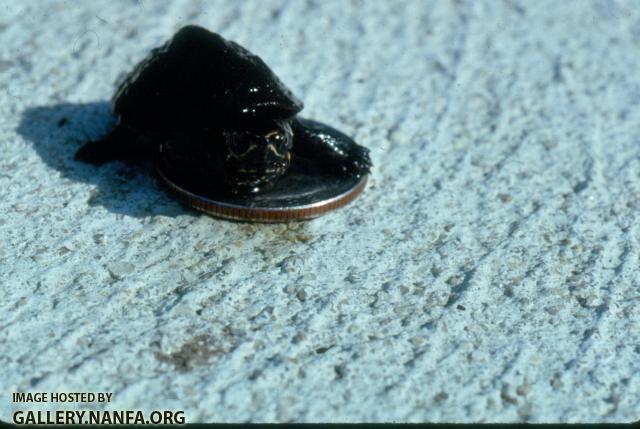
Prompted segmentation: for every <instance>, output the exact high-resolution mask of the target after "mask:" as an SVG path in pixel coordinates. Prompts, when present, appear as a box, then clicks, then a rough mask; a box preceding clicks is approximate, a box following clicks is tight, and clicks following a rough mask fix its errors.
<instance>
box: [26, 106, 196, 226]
mask: <svg viewBox="0 0 640 429" xmlns="http://www.w3.org/2000/svg"><path fill="white" fill-rule="evenodd" d="M115 123H116V120H115V117H114V116H113V114H112V113H111V108H110V105H109V103H107V102H94V103H61V104H55V105H49V106H36V107H30V108H27V109H25V110H24V112H23V113H22V117H21V118H20V123H19V125H18V127H17V129H16V132H17V133H18V134H20V135H21V136H22V137H24V138H25V139H26V140H28V141H30V142H31V143H32V145H33V147H34V149H35V150H36V152H37V153H38V155H39V156H40V158H42V160H43V161H44V162H45V163H46V164H47V166H49V167H50V168H52V169H54V170H57V171H58V172H60V173H61V175H62V177H64V178H67V179H70V180H73V181H78V182H85V183H89V184H92V185H95V186H96V188H95V189H94V190H92V191H91V192H90V193H89V195H88V199H87V203H88V204H89V205H90V206H103V207H104V208H106V209H107V210H109V211H110V212H113V213H117V214H122V215H126V216H132V217H145V216H154V215H163V216H169V217H175V216H178V215H184V214H191V215H195V213H193V211H192V210H189V209H187V208H185V207H183V206H182V205H180V204H179V203H177V202H176V201H174V200H172V199H171V198H170V197H169V196H168V195H167V194H166V193H165V192H164V190H163V189H162V188H161V187H160V185H159V184H158V183H157V180H156V177H155V174H154V172H153V169H152V168H151V167H152V166H151V164H150V163H149V162H140V161H137V162H122V161H115V162H110V163H106V164H103V165H101V166H94V165H91V164H86V163H84V162H81V161H77V160H75V159H74V155H75V153H76V151H77V150H78V149H79V148H80V147H81V146H82V145H83V144H84V143H85V142H86V141H89V140H97V139H99V138H101V137H103V136H104V135H106V134H107V133H108V132H109V131H110V130H111V129H112V128H113V127H114V126H115Z"/></svg>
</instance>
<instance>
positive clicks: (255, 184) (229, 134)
mask: <svg viewBox="0 0 640 429" xmlns="http://www.w3.org/2000/svg"><path fill="white" fill-rule="evenodd" d="M223 134H224V149H223V150H224V162H223V165H224V177H225V181H226V184H227V186H228V187H229V188H230V189H231V190H232V192H233V193H237V194H238V193H241V194H254V193H257V192H259V191H261V190H262V189H264V188H265V187H268V186H269V185H270V184H272V183H273V182H274V181H275V180H276V179H277V178H278V177H280V176H282V175H283V174H284V173H285V172H286V171H287V169H288V168H289V164H290V161H291V148H292V146H293V131H292V130H291V124H290V121H289V120H271V121H260V122H259V123H257V124H253V125H251V126H249V127H245V128H243V129H242V130H241V131H225V132H224V133H223Z"/></svg>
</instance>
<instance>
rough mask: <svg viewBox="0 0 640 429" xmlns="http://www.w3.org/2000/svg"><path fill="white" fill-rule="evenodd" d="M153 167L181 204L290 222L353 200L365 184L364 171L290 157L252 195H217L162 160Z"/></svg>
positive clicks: (242, 217) (260, 219)
mask: <svg viewBox="0 0 640 429" xmlns="http://www.w3.org/2000/svg"><path fill="white" fill-rule="evenodd" d="M156 171H157V173H158V176H159V178H160V181H161V182H162V183H163V185H164V186H165V188H166V189H167V191H169V193H171V194H172V195H173V196H175V197H177V198H178V199H179V200H180V201H181V202H182V203H183V204H185V205H187V206H189V207H191V208H194V209H196V210H199V211H202V212H204V213H207V214H209V215H212V216H216V217H220V218H224V219H233V220H245V221H253V222H289V221H297V220H305V219H312V218H315V217H318V216H320V215H322V214H324V213H327V212H330V211H332V210H335V209H337V208H340V207H342V206H344V205H346V204H348V203H349V202H351V201H353V200H354V199H355V198H356V197H357V196H358V195H359V194H360V193H361V192H362V191H363V189H364V188H365V186H366V183H367V177H368V176H367V175H365V176H363V177H352V176H347V177H345V176H342V175H335V174H329V173H327V172H326V171H325V170H323V169H322V168H321V166H319V165H315V163H314V162H310V161H308V160H306V161H301V160H298V161H297V162H296V161H293V162H292V164H291V166H290V168H289V170H288V171H287V172H286V173H285V174H284V175H283V176H282V177H281V178H280V179H279V180H278V181H277V182H276V183H275V184H274V185H273V186H272V187H271V188H270V189H268V190H265V191H263V192H261V193H259V194H257V195H251V196H241V195H238V196H229V197H219V196H215V195H211V194H209V193H207V190H206V189H205V188H204V187H203V186H202V185H200V184H199V183H187V182H185V180H187V179H185V178H184V175H182V174H180V172H179V171H173V170H172V168H171V167H170V166H169V164H168V163H165V162H163V161H162V160H160V161H158V162H157V164H156Z"/></svg>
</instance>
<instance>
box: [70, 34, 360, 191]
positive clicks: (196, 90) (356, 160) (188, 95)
mask: <svg viewBox="0 0 640 429" xmlns="http://www.w3.org/2000/svg"><path fill="white" fill-rule="evenodd" d="M112 107H113V112H114V113H115V114H116V115H117V118H118V121H117V125H116V127H115V128H114V129H113V130H112V131H111V132H110V133H109V134H108V135H107V136H106V137H104V138H102V139H101V140H98V141H91V142H87V143H86V144H85V145H84V146H83V147H81V148H80V150H79V151H78V152H77V154H76V158H77V159H80V160H83V161H86V162H90V163H94V164H101V163H104V162H107V161H111V160H116V159H135V158H146V159H152V160H155V161H157V160H158V159H161V160H162V162H163V163H165V164H169V165H171V166H172V168H173V169H174V171H179V172H180V173H179V174H180V175H183V176H184V177H188V179H189V181H191V182H194V181H197V182H198V183H200V184H203V185H204V186H205V187H206V188H207V189H208V191H209V194H210V195H218V196H224V195H244V196H250V195H254V194H258V193H260V192H262V191H263V190H265V189H268V188H269V187H270V186H271V185H273V183H274V182H276V181H277V179H278V178H279V177H281V176H282V175H283V174H285V173H286V172H287V169H288V168H289V165H290V163H291V159H292V158H295V159H303V158H308V159H313V160H314V161H315V162H316V164H318V163H319V164H320V165H322V168H324V169H326V170H327V172H331V173H332V174H339V175H346V176H352V177H361V176H364V175H366V174H367V173H368V172H369V168H370V166H371V161H370V158H369V151H368V150H367V149H366V148H364V147H362V146H359V145H357V144H356V143H355V142H354V141H353V140H352V139H351V138H349V137H348V136H346V135H345V134H343V133H341V132H339V131H337V130H335V129H334V128H331V127H329V126H327V125H324V124H322V123H319V122H315V121H311V120H307V119H302V118H299V117H297V114H298V113H299V112H300V111H301V110H302V108H303V103H302V101H300V100H299V99H298V98H296V96H295V95H293V93H292V92H291V91H290V90H289V89H288V88H287V87H286V86H285V85H284V84H283V83H282V82H281V81H280V79H278V77H277V76H276V75H275V74H274V73H273V72H272V71H271V69H270V68H269V67H268V66H267V65H266V64H265V63H264V62H263V61H262V60H261V59H260V58H259V57H258V56H256V55H253V54H252V53H251V52H249V51H248V50H246V49H245V48H243V47H242V46H240V45H238V44H237V43H235V42H232V41H228V40H225V39H224V38H222V37H221V36H219V35H218V34H215V33H212V32H210V31H208V30H206V29H204V28H202V27H198V26H193V25H190V26H186V27H183V28H182V29H180V30H179V31H178V32H177V33H176V34H175V35H174V36H173V38H171V39H170V40H169V41H168V42H166V43H165V44H164V45H163V46H160V47H158V48H155V49H153V50H152V51H151V52H150V54H149V55H148V56H147V57H146V58H145V59H144V60H143V61H142V62H140V63H139V64H138V65H137V66H136V67H135V68H134V69H133V71H131V72H130V73H129V74H128V75H127V76H126V77H125V78H124V80H123V81H122V82H121V83H120V84H119V86H118V87H117V90H116V92H115V94H114V96H113V99H112Z"/></svg>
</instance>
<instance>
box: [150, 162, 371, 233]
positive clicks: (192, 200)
mask: <svg viewBox="0 0 640 429" xmlns="http://www.w3.org/2000/svg"><path fill="white" fill-rule="evenodd" d="M156 171H157V173H158V176H159V177H160V179H161V181H162V183H163V184H164V185H165V187H166V188H167V189H168V190H169V191H170V192H171V194H173V195H175V196H176V197H177V198H178V199H179V200H180V201H182V203H183V204H185V205H187V206H189V207H191V208H193V209H196V210H198V211H201V212H204V213H207V214H209V215H212V216H216V217H220V218H224V219H231V220H243V221H253V222H265V223H276V222H288V221H297V220H307V219H313V218H315V217H318V216H320V215H322V214H325V213H327V212H330V211H332V210H335V209H338V208H340V207H343V206H345V205H347V204H348V203H350V202H351V201H353V200H354V199H355V198H356V197H357V196H358V195H360V193H361V192H362V191H363V190H364V188H365V186H366V184H367V178H368V176H367V175H365V176H363V177H362V178H361V179H360V181H359V182H358V183H357V184H356V185H355V186H354V187H353V188H351V189H349V190H347V191H346V192H343V193H342V194H339V195H336V196H335V197H332V198H329V199H327V200H323V201H318V202H316V203H313V204H307V205H301V206H297V207H278V208H273V207H245V206H240V205H236V204H231V203H226V202H223V201H216V200H212V199H210V198H206V197H203V196H200V195H196V194H194V193H193V192H190V191H188V190H186V189H184V188H183V187H181V186H180V185H177V184H176V183H174V182H173V181H171V180H170V179H169V178H168V177H167V176H166V175H165V174H164V173H163V172H162V170H161V169H160V168H156Z"/></svg>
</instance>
